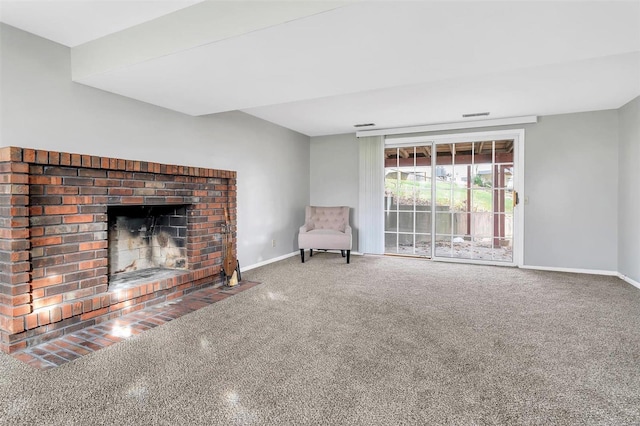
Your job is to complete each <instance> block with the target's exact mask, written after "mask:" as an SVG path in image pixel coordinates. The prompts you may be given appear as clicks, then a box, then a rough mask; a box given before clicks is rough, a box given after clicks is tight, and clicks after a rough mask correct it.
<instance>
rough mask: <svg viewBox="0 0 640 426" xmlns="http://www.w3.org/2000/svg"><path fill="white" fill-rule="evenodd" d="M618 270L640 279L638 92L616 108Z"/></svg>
mask: <svg viewBox="0 0 640 426" xmlns="http://www.w3.org/2000/svg"><path fill="white" fill-rule="evenodd" d="M618 113H619V120H620V174H619V187H618V189H619V193H618V194H619V202H620V204H619V208H618V272H620V273H621V274H622V275H625V276H627V277H629V278H631V279H632V280H634V281H636V282H640V96H639V97H637V98H635V99H634V100H632V101H631V102H629V103H628V104H626V105H624V106H623V107H622V108H620V109H619V110H618Z"/></svg>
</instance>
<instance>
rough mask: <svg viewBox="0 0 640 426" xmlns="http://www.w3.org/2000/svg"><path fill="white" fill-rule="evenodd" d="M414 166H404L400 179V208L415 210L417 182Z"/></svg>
mask: <svg viewBox="0 0 640 426" xmlns="http://www.w3.org/2000/svg"><path fill="white" fill-rule="evenodd" d="M413 170H414V169H413V167H402V168H401V169H400V173H399V181H398V187H399V190H398V209H399V210H413V207H414V204H415V196H416V182H415V178H416V177H415V173H414V172H413Z"/></svg>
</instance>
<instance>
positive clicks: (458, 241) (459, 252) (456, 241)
mask: <svg viewBox="0 0 640 426" xmlns="http://www.w3.org/2000/svg"><path fill="white" fill-rule="evenodd" d="M471 247H472V244H471V241H469V240H468V239H465V238H464V237H463V236H462V235H456V236H454V237H453V239H452V240H451V257H458V258H464V259H470V258H471Z"/></svg>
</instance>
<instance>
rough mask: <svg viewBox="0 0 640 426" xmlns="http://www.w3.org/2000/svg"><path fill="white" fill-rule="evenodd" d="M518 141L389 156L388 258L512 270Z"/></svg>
mask: <svg viewBox="0 0 640 426" xmlns="http://www.w3.org/2000/svg"><path fill="white" fill-rule="evenodd" d="M514 144H515V143H514V140H513V139H504V140H485V141H473V142H447V143H445V142H431V143H425V144H420V145H417V144H416V145H413V146H396V147H387V148H386V149H385V151H384V152H385V205H384V215H385V252H386V253H387V254H401V255H412V256H424V257H435V258H449V259H467V260H471V261H490V262H492V263H495V262H499V263H502V262H504V263H506V264H512V263H513V262H514V255H513V248H514V214H513V213H514V209H513V207H514V191H513V180H514V164H515V163H514Z"/></svg>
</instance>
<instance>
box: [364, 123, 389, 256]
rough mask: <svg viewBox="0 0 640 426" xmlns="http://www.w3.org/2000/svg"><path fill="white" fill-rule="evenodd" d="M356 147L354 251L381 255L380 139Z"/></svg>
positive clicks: (381, 158) (382, 226)
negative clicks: (358, 163) (356, 232)
mask: <svg viewBox="0 0 640 426" xmlns="http://www.w3.org/2000/svg"><path fill="white" fill-rule="evenodd" d="M358 142H359V145H360V189H359V196H360V199H359V203H358V207H359V208H358V209H359V214H358V220H359V224H358V225H359V229H358V251H359V252H361V253H371V254H383V253H384V214H383V208H384V204H383V203H384V137H383V136H369V137H362V138H359V140H358Z"/></svg>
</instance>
